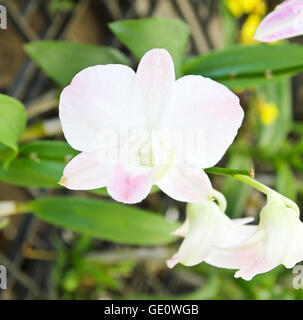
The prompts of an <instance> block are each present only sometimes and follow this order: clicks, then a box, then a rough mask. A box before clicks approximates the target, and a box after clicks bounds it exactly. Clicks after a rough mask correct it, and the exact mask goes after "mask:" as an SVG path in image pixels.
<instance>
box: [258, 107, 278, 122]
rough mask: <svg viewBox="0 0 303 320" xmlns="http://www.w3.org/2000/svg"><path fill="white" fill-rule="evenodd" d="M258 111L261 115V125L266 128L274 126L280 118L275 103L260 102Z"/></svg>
mask: <svg viewBox="0 0 303 320" xmlns="http://www.w3.org/2000/svg"><path fill="white" fill-rule="evenodd" d="M257 111H258V113H259V115H260V121H261V123H262V124H263V125H265V126H271V125H272V124H274V123H275V122H276V119H277V118H278V116H279V109H278V107H277V105H276V104H275V103H274V102H263V101H258V103H257Z"/></svg>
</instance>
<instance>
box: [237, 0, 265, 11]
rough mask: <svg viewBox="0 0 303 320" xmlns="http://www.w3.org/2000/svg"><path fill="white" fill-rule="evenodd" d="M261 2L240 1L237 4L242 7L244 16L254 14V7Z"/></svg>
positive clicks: (254, 0)
mask: <svg viewBox="0 0 303 320" xmlns="http://www.w3.org/2000/svg"><path fill="white" fill-rule="evenodd" d="M260 2H262V0H242V1H241V0H240V1H239V3H240V4H241V5H242V8H243V12H244V13H246V14H250V13H253V12H254V9H255V8H256V6H258V5H259V3H260Z"/></svg>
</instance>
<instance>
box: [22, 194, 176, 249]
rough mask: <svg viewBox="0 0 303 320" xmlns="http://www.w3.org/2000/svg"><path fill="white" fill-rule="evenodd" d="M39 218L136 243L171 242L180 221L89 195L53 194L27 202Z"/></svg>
mask: <svg viewBox="0 0 303 320" xmlns="http://www.w3.org/2000/svg"><path fill="white" fill-rule="evenodd" d="M25 211H32V212H33V213H34V214H35V215H37V216H38V217H39V218H41V219H43V220H45V221H47V222H49V223H52V224H54V225H57V226H60V227H63V228H68V229H71V230H74V231H76V232H80V233H82V234H84V235H87V236H90V237H96V238H101V239H104V240H108V241H113V242H118V243H124V244H133V245H161V244H166V243H169V242H172V241H174V240H175V237H173V236H171V235H170V233H171V232H172V231H173V230H175V229H176V228H177V227H178V224H175V223H171V222H169V221H167V220H166V219H165V218H164V217H163V216H161V215H158V214H155V213H151V212H148V211H145V210H141V209H138V208H134V207H131V206H128V205H122V204H118V203H111V202H109V201H101V200H95V199H87V198H76V197H50V198H41V199H38V200H34V201H32V202H30V203H29V204H26V209H25Z"/></svg>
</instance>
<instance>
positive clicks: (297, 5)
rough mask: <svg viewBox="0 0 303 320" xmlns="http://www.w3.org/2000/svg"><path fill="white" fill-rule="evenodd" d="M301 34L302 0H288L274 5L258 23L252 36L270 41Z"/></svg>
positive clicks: (302, 26)
mask: <svg viewBox="0 0 303 320" xmlns="http://www.w3.org/2000/svg"><path fill="white" fill-rule="evenodd" d="M302 34H303V3H302V0H288V1H284V2H283V3H282V4H280V5H279V6H277V7H276V9H275V10H274V11H273V12H271V13H270V14H268V15H267V16H266V17H265V18H264V19H263V20H262V22H261V23H260V25H259V27H258V29H257V31H256V33H255V35H254V38H255V39H256V40H258V41H262V42H271V41H277V40H282V39H287V38H292V37H296V36H299V35H302Z"/></svg>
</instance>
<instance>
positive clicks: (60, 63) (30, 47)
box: [25, 41, 129, 87]
mask: <svg viewBox="0 0 303 320" xmlns="http://www.w3.org/2000/svg"><path fill="white" fill-rule="evenodd" d="M25 51H26V53H27V54H28V55H29V56H30V57H31V58H32V59H33V60H34V61H35V62H36V63H37V64H38V65H39V66H40V67H41V68H42V70H43V71H44V72H45V73H46V74H47V75H48V76H49V77H50V78H51V79H53V80H54V81H55V82H57V83H58V84H59V85H61V86H62V87H65V86H67V85H68V84H70V82H71V80H72V79H73V77H74V76H75V75H76V74H77V73H78V72H79V71H81V70H82V69H84V68H87V67H89V66H94V65H98V64H109V63H118V64H126V65H128V64H129V60H128V59H127V58H126V57H125V55H123V54H122V53H121V52H120V51H118V50H116V49H114V48H110V47H103V46H96V45H90V44H83V43H75V42H68V41H38V42H31V43H28V44H26V45H25Z"/></svg>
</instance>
